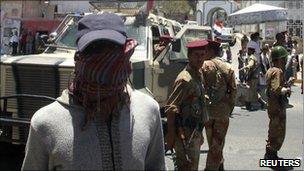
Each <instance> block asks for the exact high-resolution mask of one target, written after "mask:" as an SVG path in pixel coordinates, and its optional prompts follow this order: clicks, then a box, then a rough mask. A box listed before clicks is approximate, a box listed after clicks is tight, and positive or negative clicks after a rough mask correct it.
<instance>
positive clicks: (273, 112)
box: [264, 46, 291, 159]
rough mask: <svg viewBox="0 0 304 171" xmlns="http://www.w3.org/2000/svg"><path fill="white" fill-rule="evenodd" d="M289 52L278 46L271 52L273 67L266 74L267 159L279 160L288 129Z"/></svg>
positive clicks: (289, 91)
mask: <svg viewBox="0 0 304 171" xmlns="http://www.w3.org/2000/svg"><path fill="white" fill-rule="evenodd" d="M287 56H288V52H287V50H286V49H285V48H284V47H282V46H276V47H274V48H273V49H272V51H271V59H272V62H273V65H274V66H273V67H272V68H270V69H268V71H267V73H266V82H267V96H268V110H267V112H268V117H269V129H268V140H267V145H266V154H265V156H264V158H265V159H279V158H278V156H277V151H279V150H280V148H281V146H282V144H283V141H284V138H285V129H286V104H288V100H287V97H288V96H290V93H291V90H290V87H289V86H285V85H286V84H285V81H284V72H285V65H286V60H287Z"/></svg>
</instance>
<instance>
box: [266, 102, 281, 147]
mask: <svg viewBox="0 0 304 171" xmlns="http://www.w3.org/2000/svg"><path fill="white" fill-rule="evenodd" d="M269 105H271V102H270V104H269ZM268 117H269V128H268V140H266V141H267V145H266V147H267V148H270V149H271V150H274V151H279V150H280V149H281V147H282V145H283V142H284V139H285V130H286V109H285V108H282V107H279V106H275V107H272V106H269V107H268Z"/></svg>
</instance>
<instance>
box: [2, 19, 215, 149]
mask: <svg viewBox="0 0 304 171" xmlns="http://www.w3.org/2000/svg"><path fill="white" fill-rule="evenodd" d="M84 15H86V14H84ZM119 15H120V16H121V17H122V19H123V20H124V22H125V25H126V28H127V35H128V37H132V38H135V39H136V40H137V41H138V43H139V45H138V46H137V47H136V49H135V52H134V54H133V55H132V57H131V62H132V69H133V72H132V74H131V77H130V84H131V85H132V86H133V87H134V88H135V89H139V90H140V91H143V92H145V93H147V94H149V95H151V96H153V97H154V98H155V99H156V100H157V101H158V102H159V104H160V106H161V107H163V105H164V103H165V101H166V99H167V97H168V94H169V92H170V91H171V87H172V84H173V82H174V79H175V77H176V76H177V74H178V73H179V72H180V71H181V70H182V69H183V68H184V67H185V65H186V63H187V60H186V59H187V58H186V56H185V54H182V53H181V52H184V51H185V49H184V45H185V43H186V42H187V41H189V40H190V38H191V39H193V38H199V37H198V34H196V33H195V32H201V35H200V36H202V37H201V38H207V37H208V38H211V28H204V27H201V28H200V29H193V30H191V28H190V29H189V28H188V30H187V28H180V27H179V25H178V24H176V23H174V22H172V21H170V20H167V19H166V18H163V17H159V16H156V15H153V14H149V15H145V14H141V15H124V14H119ZM82 17H83V15H72V14H71V15H68V16H67V17H66V18H65V19H64V20H63V21H62V23H61V24H60V25H59V27H58V29H57V30H56V31H55V32H56V34H54V35H56V37H55V38H54V40H52V41H51V42H50V44H48V45H47V49H46V50H45V52H44V53H42V54H37V55H25V56H14V57H9V58H6V59H1V63H0V67H1V92H0V93H1V99H0V102H1V113H0V142H1V141H2V142H3V141H6V142H11V143H21V144H24V143H25V142H26V140H27V135H28V128H29V124H30V118H31V117H32V115H33V114H34V113H35V111H36V110H38V109H39V108H40V107H42V106H45V105H47V104H49V103H51V102H52V101H54V100H55V98H56V97H58V96H59V95H60V93H61V92H62V90H64V89H66V88H67V87H68V85H69V82H70V81H71V79H72V78H71V77H72V72H73V68H74V53H75V51H76V48H75V47H76V45H75V34H76V32H77V22H78V21H79V19H80V18H82ZM174 27H175V28H174ZM177 28H179V30H180V31H179V33H178V34H176V33H177V32H176V30H177ZM163 34H167V35H170V36H172V37H175V38H176V41H175V42H174V43H172V44H174V46H173V47H172V44H169V45H168V47H167V48H166V49H165V50H163V51H162V52H161V53H160V54H159V56H153V47H154V44H155V43H158V41H159V40H158V39H159V37H160V35H163ZM172 49H174V51H172Z"/></svg>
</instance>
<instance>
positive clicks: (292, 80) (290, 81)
mask: <svg viewBox="0 0 304 171" xmlns="http://www.w3.org/2000/svg"><path fill="white" fill-rule="evenodd" d="M294 81H295V78H294V77H290V78H289V80H288V81H287V82H285V83H284V87H286V88H290V87H291V86H292V84H293V83H294ZM287 97H290V93H288V94H287Z"/></svg>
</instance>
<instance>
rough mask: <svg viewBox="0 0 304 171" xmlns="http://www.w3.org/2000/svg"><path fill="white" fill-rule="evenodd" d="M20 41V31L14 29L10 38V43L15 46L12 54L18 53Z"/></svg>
mask: <svg viewBox="0 0 304 171" xmlns="http://www.w3.org/2000/svg"><path fill="white" fill-rule="evenodd" d="M18 42H19V38H18V32H17V31H14V33H13V35H12V37H11V38H10V45H11V46H12V48H13V51H12V55H17V49H18Z"/></svg>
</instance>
